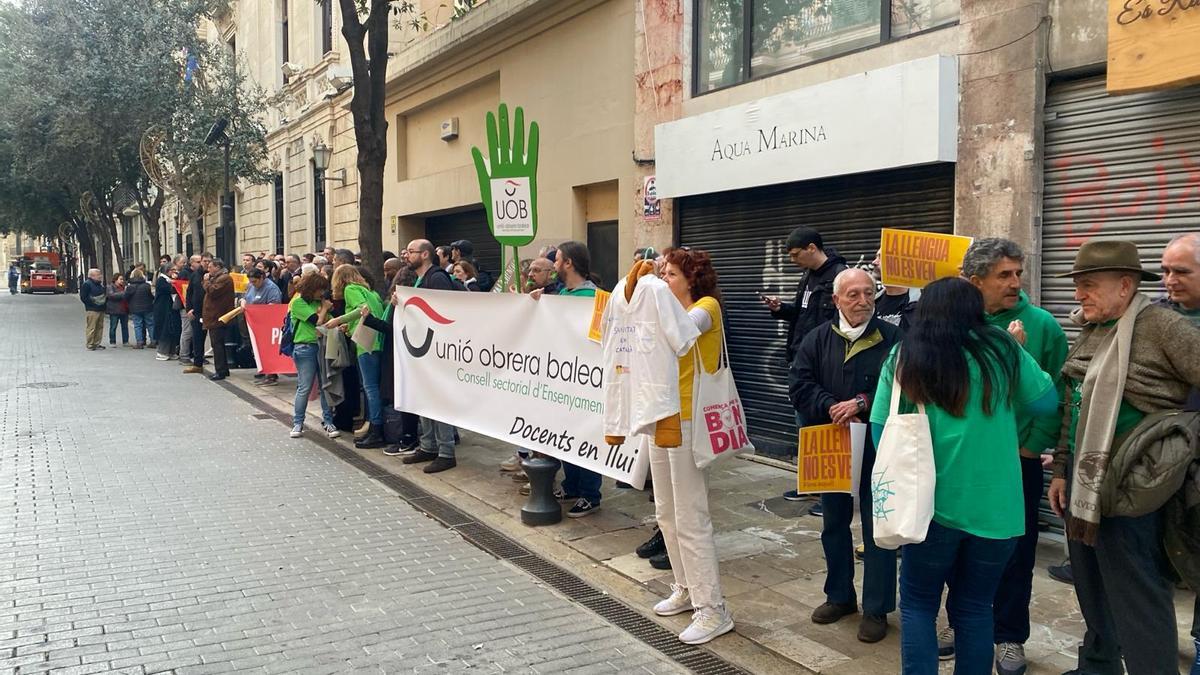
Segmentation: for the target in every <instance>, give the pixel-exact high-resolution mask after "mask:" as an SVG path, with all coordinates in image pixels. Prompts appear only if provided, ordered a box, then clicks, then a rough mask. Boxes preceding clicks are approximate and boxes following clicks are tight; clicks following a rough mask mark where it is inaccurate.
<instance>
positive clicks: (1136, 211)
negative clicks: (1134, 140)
mask: <svg viewBox="0 0 1200 675" xmlns="http://www.w3.org/2000/svg"><path fill="white" fill-rule="evenodd" d="M1151 145H1152V147H1153V148H1154V155H1157V156H1159V157H1160V161H1158V162H1157V163H1156V164H1155V165H1154V176H1153V178H1151V177H1145V178H1128V179H1124V180H1121V181H1118V182H1115V183H1112V182H1110V177H1111V174H1112V171H1111V170H1110V168H1109V166H1108V164H1107V163H1106V162H1105V161H1104V160H1102V159H1101V158H1099V157H1097V156H1094V155H1084V156H1082V157H1078V158H1064V159H1060V160H1058V161H1056V162H1054V163H1053V165H1052V166H1053V168H1054V169H1056V170H1060V171H1063V172H1065V174H1064V178H1063V179H1062V181H1063V182H1064V183H1067V184H1070V185H1071V187H1068V188H1066V191H1065V193H1064V197H1063V221H1064V230H1065V231H1066V234H1067V245H1068V246H1071V247H1076V246H1081V245H1083V244H1084V243H1085V242H1087V241H1088V240H1089V239H1091V238H1092V237H1094V236H1096V235H1097V234H1100V233H1101V232H1102V231H1103V230H1104V228H1105V226H1106V225H1107V224H1108V222H1109V220H1110V219H1112V218H1113V217H1120V218H1133V217H1135V216H1138V215H1142V214H1153V218H1154V219H1153V224H1154V225H1155V226H1158V225H1162V222H1163V219H1164V218H1165V217H1166V215H1167V204H1168V202H1169V201H1176V202H1181V203H1183V202H1188V201H1192V202H1195V201H1200V162H1198V161H1197V160H1196V158H1194V157H1193V156H1189V155H1188V153H1186V152H1183V151H1176V152H1175V153H1174V158H1175V159H1176V160H1177V162H1176V163H1175V166H1174V167H1170V168H1172V169H1173V170H1174V171H1176V172H1178V171H1179V170H1180V169H1183V171H1184V172H1185V174H1186V176H1185V179H1184V181H1183V184H1182V186H1180V187H1178V188H1176V189H1175V190H1171V189H1169V186H1168V184H1167V178H1168V175H1167V172H1168V168H1169V163H1171V159H1172V157H1171V155H1170V154H1169V153H1168V151H1167V143H1166V139H1165V138H1163V137H1162V136H1157V137H1155V138H1154V139H1153V141H1151ZM1072 167H1077V168H1076V171H1078V172H1081V174H1082V175H1072V173H1074V172H1073V171H1072ZM1148 208H1152V210H1151V211H1148V210H1147V209H1148ZM1089 211H1090V213H1089ZM1085 218H1086V219H1087V220H1084V219H1085Z"/></svg>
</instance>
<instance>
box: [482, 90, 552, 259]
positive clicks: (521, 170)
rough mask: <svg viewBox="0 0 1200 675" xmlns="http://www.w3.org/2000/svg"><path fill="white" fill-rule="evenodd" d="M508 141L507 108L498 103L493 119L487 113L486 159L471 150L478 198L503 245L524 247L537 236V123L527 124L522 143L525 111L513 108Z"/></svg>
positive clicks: (491, 226)
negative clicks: (498, 110)
mask: <svg viewBox="0 0 1200 675" xmlns="http://www.w3.org/2000/svg"><path fill="white" fill-rule="evenodd" d="M514 112H515V119H514V120H513V121H514V122H515V123H514V124H513V127H512V138H511V141H510V138H509V125H508V106H507V105H505V104H504V103H501V104H500V120H499V125H497V123H496V116H495V115H493V114H492V113H490V112H489V113H488V114H487V139H488V158H489V159H488V160H487V161H485V160H484V159H483V153H482V152H480V151H479V148H476V147H472V148H471V156H472V157H474V159H475V173H476V174H477V175H478V176H479V195H480V197H481V198H482V200H483V206H484V208H485V209H487V217H488V227H490V228H491V230H492V235H493V236H495V237H496V240H497V241H499V242H500V244H501V245H503V246H524V245H526V244H528V243H529V242H531V241H533V238H534V237H535V236H537V162H538V124H537V122H530V123H529V142H528V147H527V146H526V141H525V111H523V110H521V108H519V107H518V108H517V109H516V110H515V111H514Z"/></svg>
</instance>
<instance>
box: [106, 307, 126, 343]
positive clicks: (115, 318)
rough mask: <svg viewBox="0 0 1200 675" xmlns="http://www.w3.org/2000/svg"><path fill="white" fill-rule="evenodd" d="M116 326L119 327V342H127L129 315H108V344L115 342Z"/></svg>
mask: <svg viewBox="0 0 1200 675" xmlns="http://www.w3.org/2000/svg"><path fill="white" fill-rule="evenodd" d="M117 326H120V327H121V344H123V345H127V344H129V317H127V316H125V315H124V314H109V315H108V344H110V345H115V344H117Z"/></svg>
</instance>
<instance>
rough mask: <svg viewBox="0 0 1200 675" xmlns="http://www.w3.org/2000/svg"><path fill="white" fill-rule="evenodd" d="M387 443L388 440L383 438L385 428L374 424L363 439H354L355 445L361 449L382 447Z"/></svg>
mask: <svg viewBox="0 0 1200 675" xmlns="http://www.w3.org/2000/svg"><path fill="white" fill-rule="evenodd" d="M385 445H387V441H385V440H384V439H383V429H381V428H379V427H378V426H376V425H374V424H372V425H371V430H370V431H368V432H367V435H366V436H363V437H362V440H358V441H354V447H356V448H358V449H359V450H367V449H370V448H382V447H383V446H385Z"/></svg>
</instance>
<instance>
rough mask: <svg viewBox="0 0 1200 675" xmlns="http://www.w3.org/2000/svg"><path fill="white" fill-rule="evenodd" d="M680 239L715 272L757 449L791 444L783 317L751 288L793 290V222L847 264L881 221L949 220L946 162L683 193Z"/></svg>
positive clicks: (864, 252) (939, 225)
mask: <svg viewBox="0 0 1200 675" xmlns="http://www.w3.org/2000/svg"><path fill="white" fill-rule="evenodd" d="M678 204H679V228H680V235H679V238H680V244H681V245H685V246H692V247H695V248H699V249H703V250H705V251H708V252H709V253H710V254H711V255H712V257H713V262H714V264H715V266H716V268H717V273H718V274H719V275H720V284H721V293H722V295H723V300H724V310H725V317H726V327H727V329H728V339H729V357H730V361H731V362H732V365H733V372H734V376H735V378H736V380H737V383H738V392H739V393H740V394H741V396H742V402H743V404H744V405H745V407H746V416H747V418H748V420H749V423H750V432H751V436H752V437H753V440H754V443H755V445H756V447H757V448H758V449H759V452H765V453H768V454H774V455H780V456H794V455H795V454H796V428H795V418H794V414H793V412H792V407H791V405H790V404H789V403H788V394H787V363H786V357H785V347H786V345H785V342H786V340H787V326H786V325H785V324H784V323H783V322H780V321H776V320H775V319H773V318H771V315H770V313H769V312H767V310H766V308H765V307H763V304H762V302H761V301H760V300H759V298H758V295H757V292H758V291H760V290H761V291H762V292H764V293H766V294H767V295H779V296H780V297H781V298H784V299H787V300H789V301H790V300H791V299H792V297H793V296H794V295H795V293H796V284H797V283H798V280H799V276H800V275H799V270H798V268H796V267H795V266H794V265H792V263H791V261H790V260H789V259H788V257H787V252H786V251H784V250H783V246H784V241H785V239H786V238H787V235H788V233H789V232H791V230H792V228H794V227H796V226H798V225H807V226H810V227H814V228H816V229H817V230H818V231H819V232H820V233H821V235H822V237H823V238H824V239H825V244H826V246H827V247H832V248H834V249H836V250H837V251H838V253H840V254H841V255H843V256H844V257H845V258H846V260H847V262H848V263H849V264H852V265H853V264H855V263H858V262H859V261H860V260H861V261H863V262H867V263H869V262H871V260H873V259H874V257H875V251H876V250H877V249H878V248H879V231H880V229H882V228H884V227H897V228H904V229H913V230H923V231H927V232H945V233H949V232H951V231H952V230H953V222H954V165H953V164H937V165H931V166H925V167H918V168H912V169H904V170H898V171H886V172H878V173H871V174H861V175H856V176H842V177H838V178H831V179H822V180H814V181H804V182H800V183H792V184H787V185H773V186H767V187H761V188H753V189H749V190H739V191H734V192H723V193H717V194H709V195H700V196H695V197H685V198H681V199H680V200H679V202H678Z"/></svg>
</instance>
